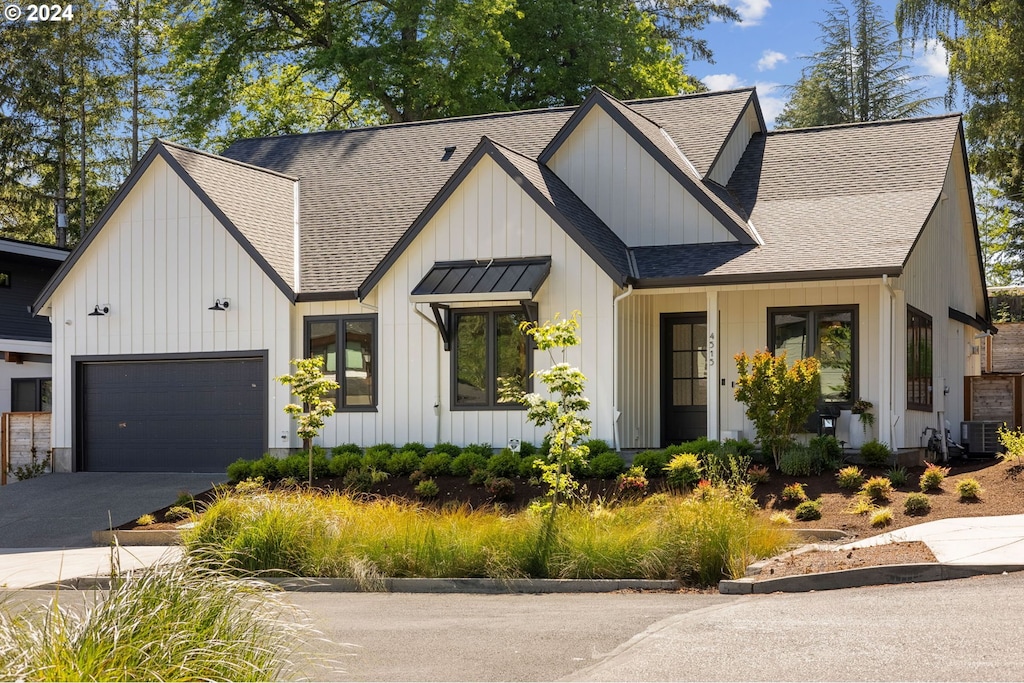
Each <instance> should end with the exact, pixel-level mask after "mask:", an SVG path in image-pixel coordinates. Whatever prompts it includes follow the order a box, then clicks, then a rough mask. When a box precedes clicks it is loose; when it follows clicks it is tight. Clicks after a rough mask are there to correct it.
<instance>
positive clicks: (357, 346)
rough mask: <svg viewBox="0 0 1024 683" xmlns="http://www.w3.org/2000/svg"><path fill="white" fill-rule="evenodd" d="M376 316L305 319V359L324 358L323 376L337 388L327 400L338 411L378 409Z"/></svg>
mask: <svg viewBox="0 0 1024 683" xmlns="http://www.w3.org/2000/svg"><path fill="white" fill-rule="evenodd" d="M376 338H377V316H375V315H346V316H331V317H326V316H325V317H319V316H318V317H310V318H306V357H307V358H313V357H320V358H323V360H324V364H323V373H324V376H326V377H328V378H330V379H333V380H334V381H336V382H337V383H338V385H339V387H338V391H337V393H336V394H335V395H334V396H328V397H327V399H328V400H330V401H332V402H333V403H334V405H335V406H337V409H338V410H352V411H356V410H375V409H376V406H377V350H376V349H377V344H376Z"/></svg>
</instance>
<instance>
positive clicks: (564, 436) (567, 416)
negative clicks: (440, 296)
mask: <svg viewBox="0 0 1024 683" xmlns="http://www.w3.org/2000/svg"><path fill="white" fill-rule="evenodd" d="M579 316H580V313H579V311H574V312H573V314H572V317H570V318H566V319H564V320H559V319H558V314H555V320H554V322H551V321H548V322H546V323H544V324H543V325H538V324H537V323H534V322H529V321H527V322H524V323H522V324H521V325H520V326H519V329H520V330H522V332H523V333H524V334H528V335H530V337H532V338H533V343H534V344H535V345H536V347H537V348H538V349H539V350H541V351H547V352H548V354H549V355H550V356H551V360H552V363H553V364H552V366H551V367H550V368H548V369H547V370H537V371H536V372H534V373H533V375H532V376H533V377H536V378H537V379H539V380H540V382H541V384H543V385H544V386H545V387H547V389H548V392H549V393H550V394H551V398H544V397H543V396H541V395H540V394H537V393H533V394H524V393H523V392H522V390H521V389H517V388H516V387H515V386H514V385H513V382H511V381H509V382H503V386H502V396H503V398H504V399H505V400H512V401H518V402H519V403H522V404H523V405H525V406H526V408H527V410H526V418H527V419H528V420H529V421H530V422H532V423H533V424H535V425H537V426H538V427H548V428H549V431H548V436H547V440H548V444H549V446H550V449H549V453H548V460H549V462H548V463H546V464H542V465H541V466H540V469H541V480H542V481H543V482H544V483H545V484H547V485H548V486H549V487H550V495H551V503H552V509H551V514H552V516H554V513H555V510H556V509H557V507H558V504H559V498H560V497H561V496H562V495H563V494H565V493H569V492H572V491H574V490H576V487H577V483H576V481H575V480H573V478H572V475H571V474H570V470H572V469H573V467H578V466H581V465H584V464H586V461H587V456H588V455H589V453H590V449H589V448H588V447H587V446H586V445H584V444H583V440H584V439H586V437H587V436H588V435H589V434H590V420H589V419H587V418H586V417H583V416H582V415H581V414H580V413H582V412H583V411H585V410H587V408H589V407H590V399H588V398H586V397H585V396H583V387H584V384H585V383H586V381H587V378H586V377H585V376H584V375H583V373H582V372H580V369H579V368H576V367H572V366H570V365H569V364H568V363H566V362H565V354H566V349H568V348H569V347H572V346H577V345H579V343H580V336H579V328H580V323H579ZM555 349H559V350H560V353H561V360H562V362H557V360H558V359H556V358H555Z"/></svg>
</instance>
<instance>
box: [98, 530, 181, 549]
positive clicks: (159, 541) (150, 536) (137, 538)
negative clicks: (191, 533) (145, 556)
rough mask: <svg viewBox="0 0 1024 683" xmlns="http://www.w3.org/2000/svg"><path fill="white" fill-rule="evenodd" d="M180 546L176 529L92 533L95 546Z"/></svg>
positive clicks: (178, 532)
mask: <svg viewBox="0 0 1024 683" xmlns="http://www.w3.org/2000/svg"><path fill="white" fill-rule="evenodd" d="M115 540H116V541H117V544H118V545H122V546H131V545H181V531H179V530H178V529H131V530H128V529H114V530H113V531H94V532H92V542H93V543H95V544H96V545H110V544H112V543H113V542H114V541H115Z"/></svg>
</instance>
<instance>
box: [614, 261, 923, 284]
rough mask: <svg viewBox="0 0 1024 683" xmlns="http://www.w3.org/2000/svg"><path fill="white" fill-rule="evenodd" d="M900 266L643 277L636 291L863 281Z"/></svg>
mask: <svg viewBox="0 0 1024 683" xmlns="http://www.w3.org/2000/svg"><path fill="white" fill-rule="evenodd" d="M902 274H903V268H902V267H901V266H881V267H876V268H845V269H840V270H802V271H782V272H777V273H735V274H729V275H687V276H683V277H665V278H651V277H647V278H645V277H641V278H638V279H637V280H636V282H635V285H634V287H635V288H636V289H664V288H668V287H706V286H710V285H740V284H742V285H749V284H778V283H783V282H811V281H823V282H829V281H833V280H860V279H863V278H872V277H881V276H883V275H888V276H889V277H899V276H900V275H902Z"/></svg>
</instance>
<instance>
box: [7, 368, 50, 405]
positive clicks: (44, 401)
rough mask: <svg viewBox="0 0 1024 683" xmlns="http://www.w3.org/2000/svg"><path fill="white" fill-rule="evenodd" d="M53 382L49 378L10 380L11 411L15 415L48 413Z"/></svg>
mask: <svg viewBox="0 0 1024 683" xmlns="http://www.w3.org/2000/svg"><path fill="white" fill-rule="evenodd" d="M52 394H53V382H51V381H50V379H49V378H45V377H44V378H39V379H24V378H17V379H12V380H11V410H12V411H14V412H16V413H38V412H47V413H48V412H50V403H51V401H50V397H51V396H52Z"/></svg>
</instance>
